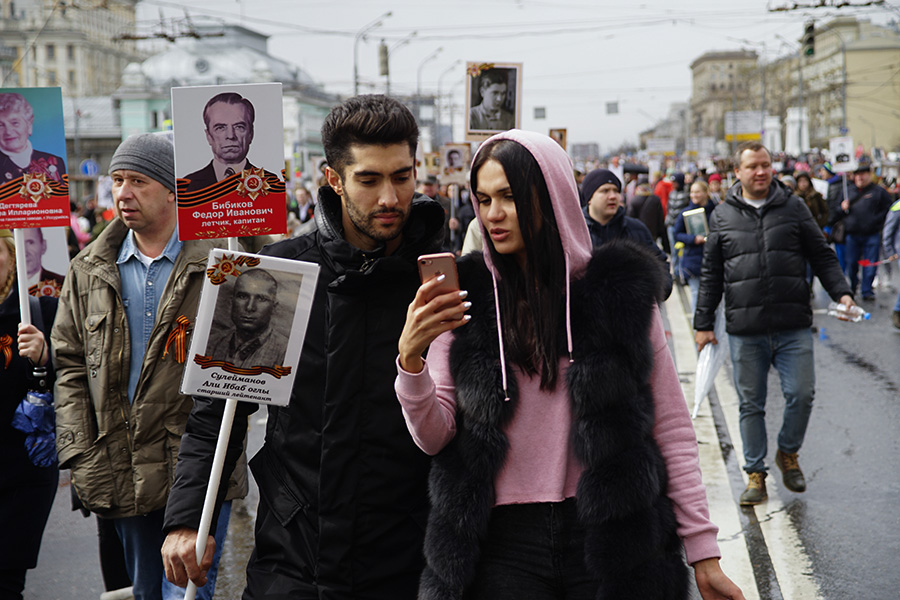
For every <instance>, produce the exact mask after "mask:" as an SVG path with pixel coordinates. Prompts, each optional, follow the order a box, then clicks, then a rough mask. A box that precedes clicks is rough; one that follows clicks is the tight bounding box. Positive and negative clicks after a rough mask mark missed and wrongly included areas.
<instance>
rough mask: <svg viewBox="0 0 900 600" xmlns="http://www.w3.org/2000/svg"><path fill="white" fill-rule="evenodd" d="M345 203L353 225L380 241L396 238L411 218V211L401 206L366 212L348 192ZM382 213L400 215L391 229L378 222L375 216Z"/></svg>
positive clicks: (370, 237) (369, 236) (364, 233)
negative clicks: (404, 209)
mask: <svg viewBox="0 0 900 600" xmlns="http://www.w3.org/2000/svg"><path fill="white" fill-rule="evenodd" d="M344 205H345V206H346V208H347V216H348V217H349V218H350V223H352V225H353V227H355V228H356V230H357V231H358V232H360V233H361V234H363V235H364V236H366V237H368V238H369V239H371V240H374V241H376V242H380V243H384V242H389V241H391V240H393V239H396V238H397V237H398V236H399V235H400V234H401V233H402V232H403V227H404V225H406V220H407V219H408V218H409V212H406V211H403V210H402V209H400V208H399V207H398V208H379V209H376V210H373V211H372V212H370V213H368V214H366V213H364V212H362V211H361V210H360V209H359V207H358V206H357V205H356V203H355V202H354V201H353V199H352V198H350V196H347V195H346V192H345V198H344ZM380 214H396V215H399V217H400V218H399V220H398V221H397V222H396V223H394V224H393V226H392V227H391V228H390V229H388V228H385V227H382V226H380V225H378V224H377V222H376V220H375V216H376V215H380Z"/></svg>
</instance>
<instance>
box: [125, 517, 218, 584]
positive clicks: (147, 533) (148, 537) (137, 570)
mask: <svg viewBox="0 0 900 600" xmlns="http://www.w3.org/2000/svg"><path fill="white" fill-rule="evenodd" d="M165 512H166V511H165V509H160V510H157V511H154V512H152V513H149V514H147V515H143V516H140V517H127V518H124V519H113V523H114V524H115V527H116V533H117V534H118V535H119V539H120V540H122V548H123V549H124V551H125V568H126V569H127V570H128V576H129V577H131V581H132V587H133V590H134V600H159V599H160V598H164V599H165V600H170V599H175V598H178V599H181V598H184V588H178V587H175V586H174V585H172V584H170V583H169V582H168V581H165V584H163V581H164V580H165V578H166V575H165V569H164V567H163V564H162V556H161V555H160V550H161V549H162V545H163V542H164V541H165V539H166V536H165V535H164V534H163V530H162V529H163V518H164V516H165ZM230 515H231V502H230V501H229V502H226V503H225V504H223V505H222V510H221V512H220V514H219V522H218V525H217V526H216V533H215V538H216V554H215V557H214V558H213V566H212V568H210V570H209V573H208V574H207V578H208V579H209V581H207V583H206V585H204V586H203V587H202V588H199V589H198V590H197V598H203V599H204V600H211V599H212V596H213V591H214V590H215V587H216V574H217V573H218V569H219V557H220V556H221V553H222V545H223V544H224V543H225V533H226V532H227V531H228V519H229V517H230ZM220 533H221V540H220V538H219V536H220ZM164 589H165V596H163V590H164Z"/></svg>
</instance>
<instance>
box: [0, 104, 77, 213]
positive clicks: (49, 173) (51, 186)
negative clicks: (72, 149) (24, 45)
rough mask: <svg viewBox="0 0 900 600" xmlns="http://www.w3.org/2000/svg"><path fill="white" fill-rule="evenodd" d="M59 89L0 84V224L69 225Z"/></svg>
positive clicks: (67, 188)
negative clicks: (0, 86) (8, 86)
mask: <svg viewBox="0 0 900 600" xmlns="http://www.w3.org/2000/svg"><path fill="white" fill-rule="evenodd" d="M65 155H66V132H65V126H64V123H63V110H62V92H61V90H60V88H0V227H3V228H10V229H18V228H30V227H60V226H66V225H69V215H70V211H69V178H68V175H67V174H66V160H65V158H64V157H65Z"/></svg>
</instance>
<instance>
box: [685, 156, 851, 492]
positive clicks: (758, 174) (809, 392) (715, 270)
mask: <svg viewBox="0 0 900 600" xmlns="http://www.w3.org/2000/svg"><path fill="white" fill-rule="evenodd" d="M735 165H736V167H735V174H736V175H737V178H738V183H737V184H735V185H734V186H732V187H731V189H729V190H728V194H727V195H726V197H725V201H724V202H722V203H721V204H719V205H718V206H717V207H716V209H715V210H714V211H713V212H712V213H711V217H710V222H709V236H707V239H706V243H705V247H704V250H703V266H702V267H701V275H700V289H699V293H698V295H697V309H696V313H695V315H694V328H695V329H696V330H697V333H696V336H695V339H696V342H697V346H698V347H699V348H700V349H703V347H704V346H705V345H706V344H716V343H718V342H717V340H716V336H715V333H714V328H715V322H716V307H717V306H718V305H719V301H720V300H721V298H722V294H723V292H724V294H725V323H726V331H727V332H728V340H729V348H730V350H731V361H732V364H733V366H734V373H733V374H734V385H735V388H736V389H737V393H738V398H739V401H740V430H741V439H742V440H743V443H744V461H745V464H744V471H746V472H747V474H748V480H749V483H748V484H747V488H746V489H745V490H744V493H743V494H741V497H740V503H741V505H743V506H752V505H755V504H759V503H761V502H763V501H765V500H766V498H767V497H768V495H767V493H766V481H765V480H766V471H767V467H766V463H765V459H766V454H767V452H768V441H767V440H768V438H767V436H766V418H765V417H766V411H765V409H766V391H767V383H766V380H767V378H768V372H769V368H770V366H772V365H774V366H775V368H776V369H778V374H779V377H780V378H781V387H782V391H783V392H784V399H785V407H784V416H783V419H782V427H781V431H780V432H779V434H778V451H777V453H776V454H775V464H776V465H777V466H778V468H779V469H781V472H782V480H783V482H784V485H785V487H786V488H787V489H789V490H791V491H792V492H803V491H805V490H806V480H805V478H804V477H803V472H802V471H801V470H800V465H799V463H798V461H797V453H798V452H799V450H800V446H801V445H802V444H803V438H804V436H805V434H806V427H807V424H808V423H809V416H810V412H811V411H812V405H813V396H814V395H815V372H814V367H815V364H814V361H813V342H812V335H811V333H810V325H812V310H811V309H810V306H809V282H808V281H807V278H806V265H807V262H808V263H809V264H810V265H812V268H813V271H814V272H815V274H816V276H817V277H818V278H819V281H820V282H821V283H822V286H823V287H824V288H825V289H826V290H827V291H828V293H829V295H830V296H831V298H832V299H833V300H835V301H840V302H841V303H843V304H846V305H850V306H853V305H854V302H853V297H852V295H851V293H850V287H849V286H848V285H847V280H846V279H844V275H843V273H841V268H840V265H838V262H837V258H836V257H835V255H834V252H833V251H832V250H831V249H830V248H829V247H828V245H827V244H826V243H825V237H824V236H823V235H822V231H821V230H820V229H819V226H818V225H817V224H816V222H815V221H814V220H813V218H812V214H810V212H809V209H808V208H806V205H805V204H804V203H803V200H801V199H800V198H798V197H797V196H795V195H793V194H792V193H791V192H790V191H789V190H788V188H787V187H786V186H785V185H784V184H782V183H781V182H779V181H773V178H772V158H771V155H770V154H769V151H768V150H766V148H765V146H763V145H762V144H760V143H759V142H745V143H743V144H741V145H740V146H739V147H738V150H737V154H736V155H735Z"/></svg>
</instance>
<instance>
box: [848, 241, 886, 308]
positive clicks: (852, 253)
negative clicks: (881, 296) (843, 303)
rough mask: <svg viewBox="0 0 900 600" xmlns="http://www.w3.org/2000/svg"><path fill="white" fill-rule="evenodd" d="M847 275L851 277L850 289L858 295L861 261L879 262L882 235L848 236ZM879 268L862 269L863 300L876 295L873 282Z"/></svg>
mask: <svg viewBox="0 0 900 600" xmlns="http://www.w3.org/2000/svg"><path fill="white" fill-rule="evenodd" d="M846 246H847V249H846V250H847V275H849V276H850V287H851V288H852V289H853V293H854V294H855V293H856V290H857V287H858V286H859V261H860V260H863V259H866V260H868V261H869V262H877V261H878V252H879V250H881V234H879V233H876V234H874V235H847V239H846ZM877 270H878V267H863V268H862V289H861V290H860V291H861V292H862V296H863V298H868V297H871V296H874V295H875V291H874V290H873V289H872V282H873V281H874V280H875V273H876V271H877Z"/></svg>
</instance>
